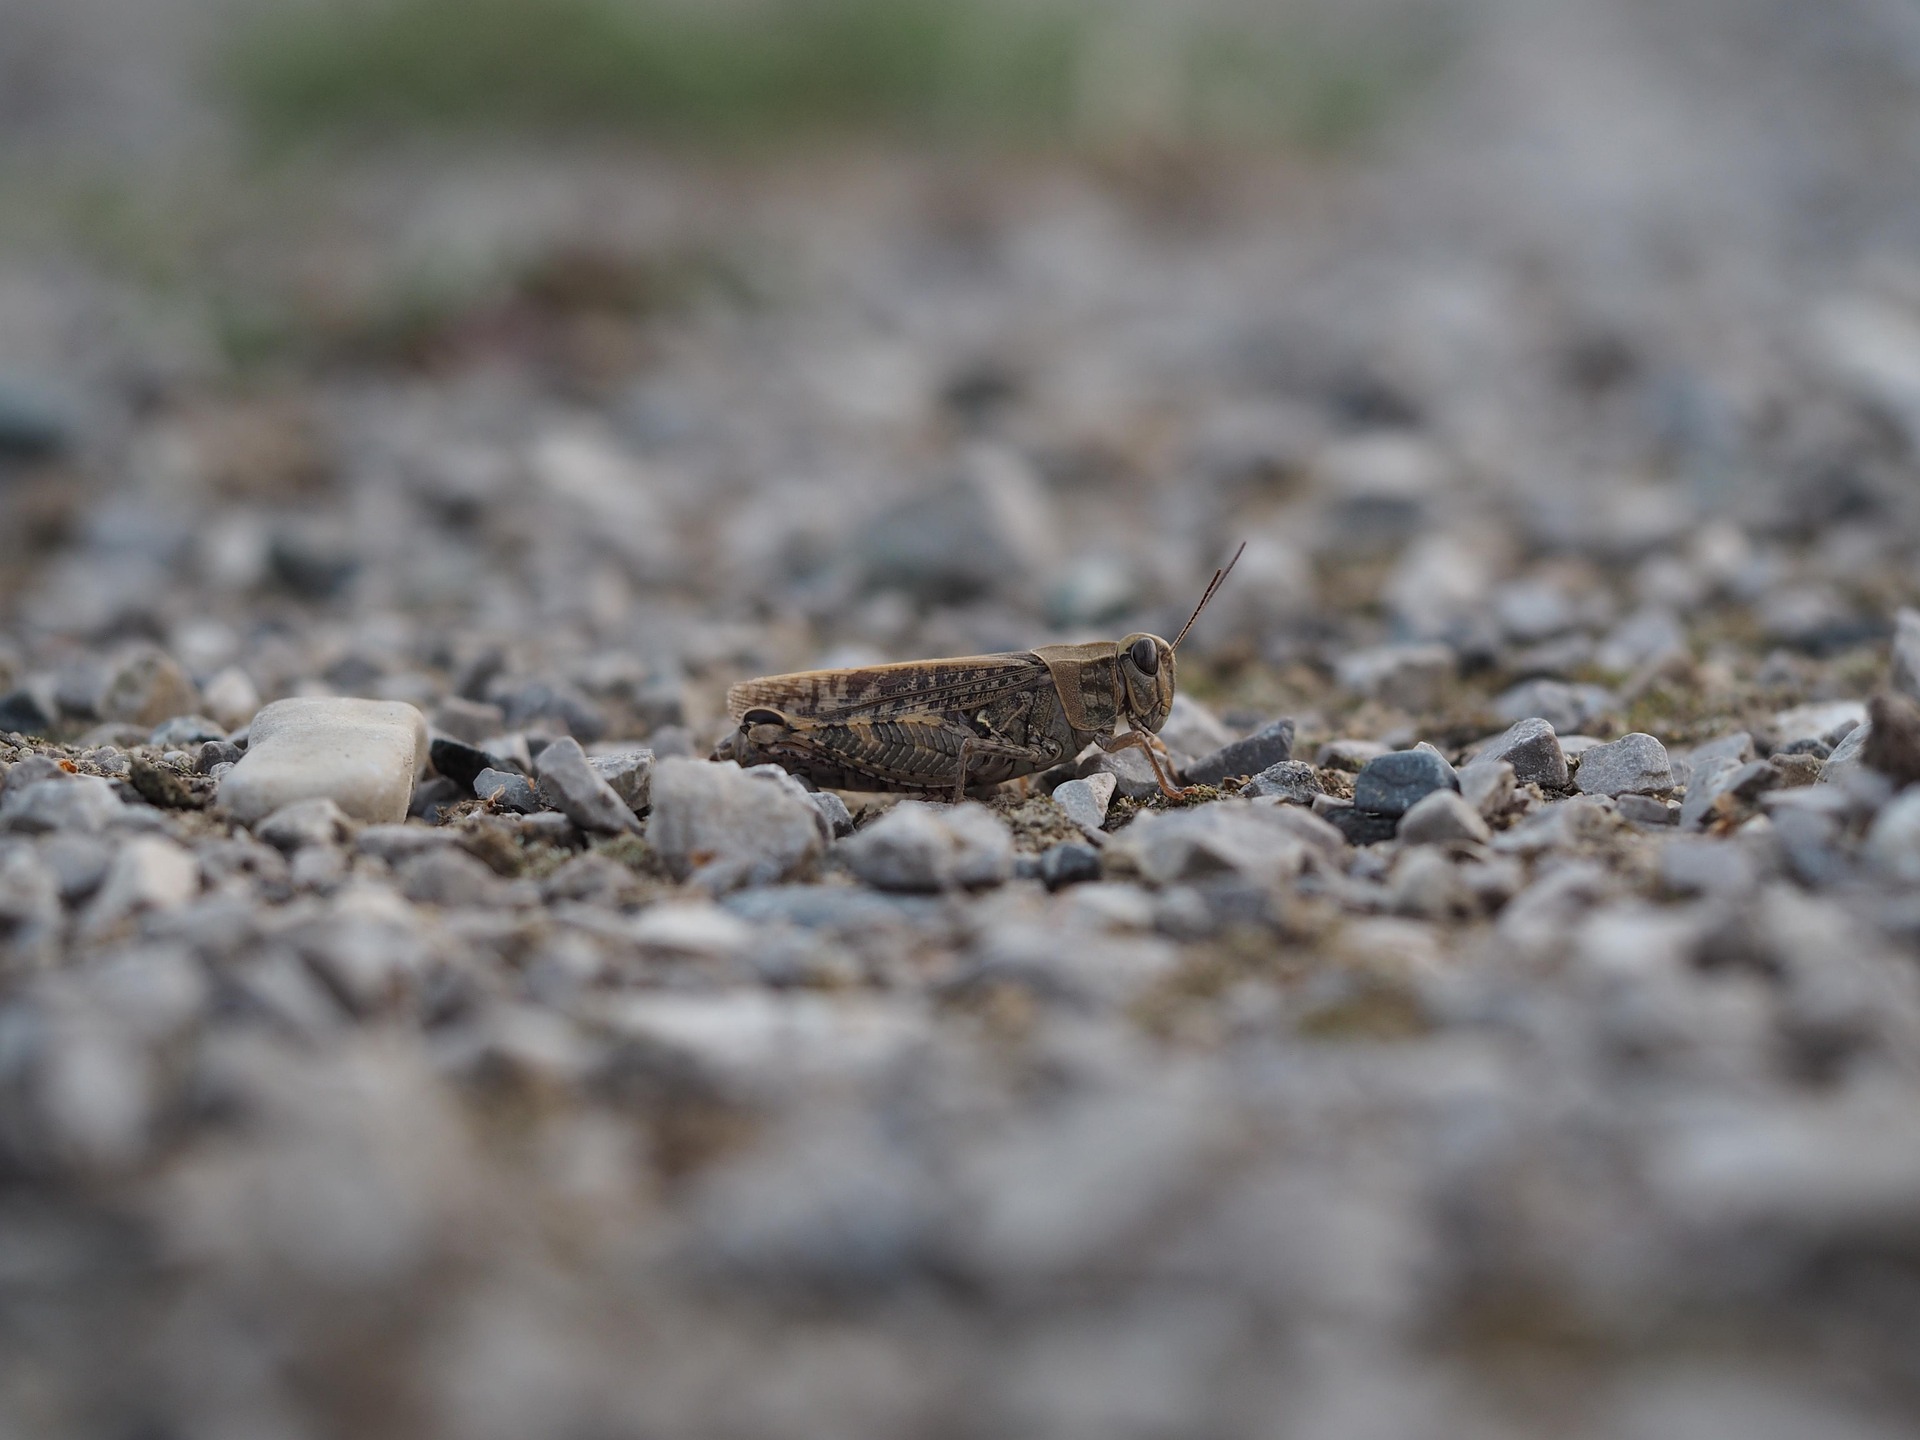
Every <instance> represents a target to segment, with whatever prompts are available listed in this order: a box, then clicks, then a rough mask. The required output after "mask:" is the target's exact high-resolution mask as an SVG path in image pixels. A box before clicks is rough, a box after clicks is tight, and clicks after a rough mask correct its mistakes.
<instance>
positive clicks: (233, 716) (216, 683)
mask: <svg viewBox="0 0 1920 1440" xmlns="http://www.w3.org/2000/svg"><path fill="white" fill-rule="evenodd" d="M201 699H202V701H203V702H204V703H205V705H206V707H207V714H208V715H210V716H212V717H213V719H214V721H215V723H216V724H219V725H222V726H224V727H226V729H228V730H238V729H239V728H240V727H241V726H242V725H245V724H248V723H249V722H250V721H252V719H253V717H254V716H255V715H256V714H257V713H258V712H259V710H260V691H259V689H258V688H257V687H256V686H255V685H254V683H253V679H252V677H251V676H249V675H248V674H247V672H246V671H244V670H242V669H241V668H240V667H239V666H237V665H229V666H227V668H226V669H224V670H222V671H220V673H219V674H217V675H215V676H214V677H213V678H212V679H211V680H209V681H207V687H206V690H205V691H204V692H203V693H202V695H201Z"/></svg>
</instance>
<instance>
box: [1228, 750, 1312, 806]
mask: <svg viewBox="0 0 1920 1440" xmlns="http://www.w3.org/2000/svg"><path fill="white" fill-rule="evenodd" d="M1240 793H1241V794H1242V795H1245V796H1247V797H1248V798H1250V799H1252V798H1257V797H1260V796H1264V795H1273V796H1277V797H1279V798H1280V799H1282V800H1290V801H1292V802H1293V803H1294V804H1295V805H1311V804H1312V803H1313V797H1314V796H1316V795H1320V794H1324V793H1325V787H1324V786H1323V785H1321V783H1320V772H1319V771H1317V770H1315V769H1314V768H1313V766H1311V765H1309V764H1307V762H1306V761H1304V760H1281V761H1278V762H1277V763H1275V764H1272V765H1269V766H1267V767H1266V768H1265V769H1264V770H1262V771H1261V772H1260V773H1259V774H1257V775H1255V776H1254V777H1253V779H1251V780H1249V781H1248V782H1247V784H1246V787H1245V788H1244V789H1243V790H1241V792H1240Z"/></svg>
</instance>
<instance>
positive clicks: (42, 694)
mask: <svg viewBox="0 0 1920 1440" xmlns="http://www.w3.org/2000/svg"><path fill="white" fill-rule="evenodd" d="M59 719H60V712H59V707H58V706H56V705H55V704H54V703H53V699H52V697H51V696H50V695H49V694H48V693H47V692H46V690H45V688H44V687H36V686H32V685H28V686H23V687H21V688H19V689H16V690H10V691H8V692H7V693H6V694H5V695H0V733H6V734H17V735H50V734H52V733H53V729H54V726H55V725H57V724H58V723H59Z"/></svg>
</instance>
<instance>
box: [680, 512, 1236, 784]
mask: <svg viewBox="0 0 1920 1440" xmlns="http://www.w3.org/2000/svg"><path fill="white" fill-rule="evenodd" d="M1246 548H1247V547H1246V546H1245V545H1244V544H1243V545H1242V546H1241V547H1240V549H1239V550H1236V551H1234V554H1233V559H1232V560H1229V561H1228V562H1227V564H1226V565H1225V567H1224V568H1222V569H1219V570H1216V571H1215V572H1214V575H1213V579H1212V580H1211V581H1210V582H1209V583H1208V585H1207V589H1206V593H1205V594H1203V595H1202V596H1201V597H1200V603H1199V604H1198V605H1196V606H1195V607H1194V609H1193V614H1192V615H1190V616H1189V617H1188V618H1187V623H1186V624H1185V625H1183V626H1182V627H1181V629H1180V633H1179V634H1178V635H1177V636H1175V637H1174V639H1173V642H1172V643H1171V644H1169V643H1168V642H1167V641H1165V640H1163V639H1161V638H1160V637H1159V636H1158V635H1144V634H1135V635H1129V636H1127V637H1126V638H1125V639H1123V640H1118V641H1114V640H1097V641H1094V642H1092V643H1090V644H1085V645H1041V646H1039V647H1037V648H1036V649H1033V650H1025V651H1015V652H1011V653H1008V654H1003V655H967V656H962V657H958V658H955V659H951V660H909V661H906V662H904V663H901V664H897V665H868V666H860V667H858V668H856V669H851V670H803V671H800V672H799V673H797V674H793V675H770V676H767V677H766V678H765V679H761V680H747V681H743V682H742V683H740V684H738V685H735V686H733V687H732V688H731V689H730V690H728V691H727V713H728V714H729V715H730V716H731V717H732V718H733V720H734V721H735V722H736V724H737V726H738V728H737V729H735V730H734V731H732V732H731V733H730V734H728V735H727V737H726V738H725V739H723V740H722V741H721V742H720V745H719V746H718V748H716V750H715V751H714V758H715V759H717V760H729V759H730V760H739V761H740V762H742V763H743V764H749V765H751V764H761V763H765V762H768V761H771V762H772V763H773V764H776V765H779V766H780V767H781V768H782V769H785V770H788V771H790V772H792V773H793V774H795V775H800V776H803V777H805V778H806V779H808V780H811V781H812V782H813V783H814V784H816V785H822V786H826V787H828V788H830V789H836V790H944V789H947V788H949V787H951V788H952V791H953V799H954V803H955V804H958V803H959V802H960V801H961V800H962V799H963V798H965V796H966V792H967V787H968V786H969V785H975V786H983V787H984V786H992V785H998V784H1000V783H1001V782H1002V781H1006V780H1013V779H1017V778H1018V777H1020V776H1022V775H1031V774H1033V773H1035V772H1036V771H1040V770H1045V769H1047V768H1049V767H1050V766H1053V765H1057V764H1059V763H1060V762H1061V761H1063V760H1069V759H1071V758H1072V757H1074V756H1075V755H1078V754H1079V753H1080V752H1081V751H1082V750H1084V749H1085V748H1086V747H1087V746H1088V745H1089V744H1094V745H1098V746H1099V747H1100V748H1101V749H1102V750H1104V751H1106V752H1107V753H1108V754H1109V755H1112V754H1115V753H1117V752H1119V751H1121V750H1128V749H1138V750H1141V751H1144V752H1145V754H1146V757H1147V762H1148V764H1150V765H1151V766H1152V767H1153V777H1154V779H1155V780H1156V781H1158V782H1159V785H1160V790H1161V793H1162V794H1164V795H1166V796H1168V797H1169V798H1172V799H1178V798H1179V797H1180V796H1182V795H1183V794H1185V793H1186V792H1185V791H1183V790H1179V789H1176V788H1175V787H1174V785H1173V782H1172V781H1171V780H1170V779H1169V778H1168V775H1167V770H1168V769H1170V768H1171V761H1170V760H1169V761H1167V765H1166V767H1165V768H1163V765H1162V761H1163V759H1165V758H1166V747H1165V746H1164V745H1162V744H1161V743H1160V738H1159V735H1158V733H1157V732H1158V731H1159V729H1160V727H1161V726H1162V725H1165V724H1166V723H1167V712H1168V711H1169V710H1171V709H1172V708H1173V696H1174V652H1175V651H1177V650H1178V649H1179V648H1180V642H1181V641H1182V640H1184V639H1186V638H1187V631H1189V630H1191V629H1192V628H1193V622H1194V621H1195V620H1198V619H1199V618H1200V612H1201V611H1202V610H1205V609H1206V608H1207V602H1208V601H1209V600H1211V599H1213V596H1214V592H1215V591H1217V590H1218V589H1219V588H1220V586H1221V584H1222V582H1224V581H1225V580H1226V578H1227V576H1228V574H1230V573H1231V572H1232V570H1233V567H1234V566H1235V565H1236V564H1238V563H1239V560H1240V555H1241V553H1242V552H1243V551H1245V549H1246ZM1121 721H1125V722H1126V724H1127V729H1126V731H1125V733H1122V734H1118V735H1116V731H1117V730H1118V729H1119V725H1120V722H1121Z"/></svg>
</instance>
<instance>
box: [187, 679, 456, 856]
mask: <svg viewBox="0 0 1920 1440" xmlns="http://www.w3.org/2000/svg"><path fill="white" fill-rule="evenodd" d="M426 759H427V722H426V718H425V717H424V716H422V715H421V713H420V712H419V711H418V710H416V709H415V708H414V707H413V706H411V705H408V704H406V703H405V702H404V701H399V700H348V699H341V698H337V697H332V696H327V697H306V698H299V699H292V700H276V701H274V703H273V704H271V705H268V706H266V707H265V708H264V709H262V710H261V711H260V712H259V713H258V714H257V715H255V716H254V717H253V725H252V728H251V730H250V731H249V737H248V743H247V753H246V754H245V755H244V756H242V757H241V759H240V762H239V764H237V765H235V766H234V767H233V769H232V771H231V772H230V773H229V774H228V775H227V776H226V777H225V778H224V779H223V780H222V781H221V782H220V790H219V802H220V804H221V806H222V807H223V808H224V809H225V810H226V811H227V812H228V813H229V814H231V815H232V816H233V817H234V818H235V819H237V820H239V821H241V822H242V823H244V824H252V823H253V822H255V821H257V820H260V819H263V818H264V817H266V816H268V815H271V814H272V813H273V812H274V811H276V810H278V809H280V808H281V807H282V806H285V805H291V804H293V803H294V802H295V801H298V800H316V799H322V798H324V799H328V800H331V801H333V802H334V803H335V804H336V805H338V806H339V807H340V808H341V810H343V811H345V812H346V814H347V815H348V816H349V817H351V818H352V819H355V820H361V821H365V822H366V823H368V824H372V825H392V824H398V823H399V822H400V821H402V820H404V819H406V818H407V802H408V801H409V800H410V799H411V798H412V795H413V782H414V781H415V779H417V778H418V777H419V775H420V772H421V770H422V769H423V768H424V767H425V765H426Z"/></svg>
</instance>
